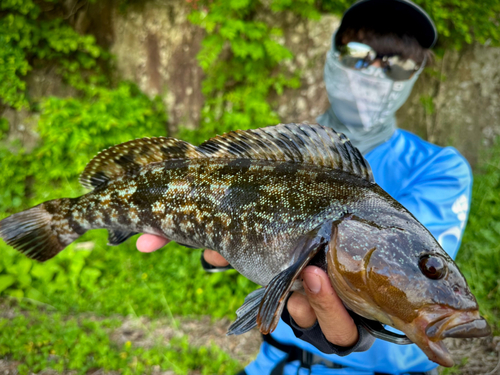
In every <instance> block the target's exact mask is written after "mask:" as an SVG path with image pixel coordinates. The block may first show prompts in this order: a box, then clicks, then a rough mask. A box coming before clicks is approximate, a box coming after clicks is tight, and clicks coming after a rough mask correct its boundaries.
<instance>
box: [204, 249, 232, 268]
mask: <svg viewBox="0 0 500 375" xmlns="http://www.w3.org/2000/svg"><path fill="white" fill-rule="evenodd" d="M203 257H204V258H205V261H206V262H207V263H209V264H211V265H212V266H214V267H225V266H227V265H228V264H229V262H228V261H227V260H226V259H224V257H223V256H222V255H220V254H219V253H218V252H216V251H213V250H209V249H206V250H205V251H204V252H203Z"/></svg>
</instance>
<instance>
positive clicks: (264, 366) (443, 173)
mask: <svg viewBox="0 0 500 375" xmlns="http://www.w3.org/2000/svg"><path fill="white" fill-rule="evenodd" d="M365 158H366V159H367V160H368V162H369V163H370V166H371V167H372V170H373V175H374V177H375V181H376V182H377V184H379V185H380V186H381V187H382V188H383V189H384V190H385V191H387V192H388V193H389V194H390V195H391V196H392V197H393V198H395V199H396V200H397V201H399V202H400V203H401V204H402V205H403V206H405V207H406V208H407V209H408V210H409V211H410V212H411V213H412V214H413V215H415V217H416V218H417V219H418V220H419V221H420V222H421V223H422V224H423V225H425V226H426V227H427V229H428V230H429V231H430V232H431V233H432V234H433V235H434V237H435V238H436V239H437V240H438V242H439V243H440V244H441V246H442V247H443V249H444V250H445V251H446V252H447V253H448V254H449V255H450V256H452V257H453V258H455V256H456V254H457V251H458V248H459V246H460V240H461V236H462V233H463V229H464V227H465V223H466V221H467V216H468V212H469V202H470V194H471V188H472V173H471V170H470V167H469V164H468V163H467V161H466V160H465V158H463V157H462V156H461V155H460V154H459V153H458V151H457V150H455V149H454V148H452V147H446V148H442V147H439V146H436V145H433V144H431V143H429V142H426V141H424V140H422V139H421V138H419V137H418V136H416V135H414V134H412V133H410V132H407V131H404V130H399V129H398V130H396V131H395V133H394V134H393V136H392V137H391V138H390V139H389V140H388V141H387V142H385V143H383V144H381V145H379V146H378V147H376V148H375V149H373V150H372V151H370V152H369V153H368V154H367V155H365ZM272 336H273V338H275V339H276V340H277V341H279V342H282V343H285V344H293V345H295V346H298V347H300V348H302V349H305V350H307V351H309V352H311V353H314V354H317V355H319V356H322V357H324V358H326V359H328V360H330V361H332V362H335V363H338V364H341V365H344V366H347V368H343V369H328V368H326V367H324V366H322V365H313V366H312V372H311V374H314V375H323V374H324V375H343V374H346V375H347V374H349V375H354V374H356V375H372V374H373V373H374V372H384V373H389V374H397V375H400V374H405V373H407V372H425V371H429V370H432V369H433V368H435V367H436V366H437V364H436V363H434V362H432V361H430V360H429V359H428V358H427V356H426V355H425V354H424V353H423V352H422V351H421V350H420V349H419V348H418V347H417V346H416V345H405V346H400V345H396V344H392V343H389V342H387V341H383V340H378V339H377V340H375V343H374V344H373V346H372V347H371V348H370V349H369V350H367V351H365V352H360V353H351V354H349V355H348V356H345V357H339V356H336V355H327V354H324V353H322V352H320V351H319V350H317V349H316V348H315V347H314V346H312V345H311V344H308V343H306V342H305V341H302V340H299V339H297V338H296V337H295V335H294V334H293V331H292V330H291V328H290V327H289V326H288V325H286V324H285V323H283V322H282V321H280V323H279V324H278V327H277V328H276V330H275V331H274V332H273V333H272ZM285 355H286V354H285V353H283V352H282V351H280V350H278V349H276V348H274V347H271V346H270V345H268V344H267V343H263V344H262V346H261V350H260V352H259V355H258V356H257V358H256V360H255V361H254V362H252V363H250V364H249V365H248V366H247V367H246V368H245V371H246V373H247V374H248V375H267V374H269V373H270V372H271V371H272V369H273V368H274V367H275V366H276V364H277V363H278V362H279V361H281V360H282V359H283V358H284V357H285ZM298 364H299V362H298V361H296V362H293V363H289V364H287V366H286V367H285V371H284V374H287V375H288V374H290V375H292V374H293V375H296V374H297V370H298ZM298 374H299V375H300V374H308V370H306V369H301V370H300V371H299V372H298Z"/></svg>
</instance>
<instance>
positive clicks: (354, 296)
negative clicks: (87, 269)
mask: <svg viewBox="0 0 500 375" xmlns="http://www.w3.org/2000/svg"><path fill="white" fill-rule="evenodd" d="M80 182H81V183H82V184H83V185H84V186H85V187H87V188H90V189H91V190H92V191H91V192H90V193H88V194H86V195H83V196H81V197H78V198H62V199H56V200H52V201H48V202H44V203H42V204H40V205H38V206H35V207H33V208H31V209H28V210H26V211H23V212H19V213H16V214H14V215H11V216H9V217H7V218H5V219H3V220H1V221H0V237H2V238H3V239H4V240H5V242H6V243H7V244H9V245H11V246H13V247H15V248H16V249H18V250H19V251H21V252H23V253H24V254H26V255H27V256H29V257H31V258H33V259H36V260H40V261H45V260H47V259H50V258H52V257H54V256H55V255H57V253H59V252H60V251H61V250H63V249H64V248H65V247H66V246H68V245H69V244H70V243H71V242H73V241H74V240H76V239H77V238H78V237H80V236H81V235H82V234H83V233H85V232H86V231H87V230H89V229H94V228H107V229H108V231H109V244H110V245H117V244H120V243H122V242H123V241H125V240H126V239H127V238H129V237H130V236H132V235H134V234H135V233H141V232H142V233H150V234H155V235H159V236H163V237H166V238H169V239H171V240H174V241H177V242H178V243H180V244H183V245H186V246H190V247H203V248H211V249H213V250H216V251H218V252H219V253H220V254H221V255H222V256H224V257H225V258H226V259H227V260H228V261H229V263H230V264H231V265H232V266H233V267H234V268H235V269H236V270H238V271H239V272H240V273H241V274H243V275H244V276H246V277H248V278H249V279H251V280H252V281H254V282H256V283H257V284H260V285H262V286H263V288H260V289H258V290H256V291H254V292H252V293H251V294H249V295H248V296H247V298H246V299H245V302H244V303H243V305H242V306H241V307H240V308H239V309H238V310H237V312H236V314H237V319H236V321H235V322H234V323H233V324H232V325H231V326H230V328H229V332H228V334H241V333H244V332H247V331H248V330H250V329H252V328H253V327H255V326H259V329H260V331H261V332H262V333H264V334H267V333H269V332H272V331H273V329H274V328H275V327H276V325H277V323H278V321H279V318H280V316H281V313H282V311H283V309H284V306H285V303H286V301H287V296H288V295H289V293H290V292H291V291H293V290H298V289H300V288H301V283H300V282H299V281H300V274H301V272H302V270H303V269H304V268H305V267H306V266H307V265H310V264H312V265H316V266H319V267H321V268H322V269H323V270H324V271H325V272H327V273H328V276H329V278H330V281H331V284H332V286H333V288H334V289H335V291H336V293H337V294H338V296H339V297H340V298H341V299H342V301H343V303H344V305H345V306H346V307H347V308H349V309H350V310H351V311H352V313H353V316H354V317H356V319H357V320H358V321H359V322H361V323H363V322H365V323H363V324H364V326H365V327H366V329H367V330H368V331H369V332H370V333H371V334H373V335H374V336H376V337H379V338H382V339H384V340H388V341H391V342H395V343H402V342H404V343H408V342H415V343H416V344H417V345H418V346H419V347H420V348H421V349H422V350H423V351H424V352H425V353H426V354H427V356H428V357H429V358H430V359H431V360H433V361H435V362H437V363H439V364H441V365H443V366H451V365H452V364H453V361H452V359H451V357H450V355H449V353H448V352H447V350H446V347H445V346H444V344H443V343H442V339H443V338H446V337H457V338H464V337H481V336H487V335H488V334H489V333H490V332H491V329H490V328H489V326H488V324H487V322H486V321H485V320H484V319H483V318H481V316H480V315H479V310H478V306H477V302H476V300H475V298H474V296H473V295H472V293H471V292H470V290H469V287H468V286H467V282H466V281H465V279H464V277H463V275H462V274H461V273H460V271H459V269H458V267H457V266H456V264H455V263H454V262H453V260H452V259H451V258H450V257H449V256H448V255H447V254H446V252H445V251H444V250H443V249H442V248H441V246H440V245H439V243H438V242H437V241H436V239H435V238H434V237H433V236H432V235H431V234H430V233H429V231H428V230H427V229H426V228H425V227H424V226H423V225H422V224H421V223H419V222H418V220H417V219H416V218H415V217H414V216H413V215H412V214H411V213H410V212H409V211H408V210H406V209H405V208H404V207H403V206H402V205H401V204H399V203H398V202H397V201H396V200H394V199H393V198H392V197H391V196H390V195H389V194H387V193H386V192H385V191H384V190H382V189H381V188H380V187H379V186H378V185H377V184H376V183H375V181H374V179H373V174H372V172H371V169H370V166H369V165H368V163H367V162H366V160H365V159H364V158H363V156H362V155H361V153H360V152H359V150H357V149H356V148H354V147H353V146H352V144H351V143H350V142H349V140H348V139H347V137H345V136H344V135H343V134H340V133H336V132H335V131H333V130H332V129H328V128H324V127H322V126H320V125H316V124H280V125H277V126H272V127H267V128H262V129H255V130H248V131H235V132H230V133H227V134H224V135H221V136H217V137H214V138H212V139H209V140H208V141H206V142H204V143H203V144H201V145H200V146H197V147H195V146H193V145H191V144H189V143H187V142H184V141H181V140H177V139H174V138H165V137H158V138H143V139H138V140H133V141H129V142H126V143H123V144H121V145H117V146H113V147H111V148H109V149H108V150H104V151H102V152H101V153H99V154H98V155H97V156H96V157H95V158H94V159H92V160H91V161H90V163H89V164H88V165H87V166H86V167H85V170H84V172H83V173H82V176H81V178H80ZM366 319H368V320H370V321H371V323H370V322H368V321H367V320H366ZM373 321H376V322H380V323H383V324H388V325H391V326H392V327H395V328H397V329H400V330H402V331H403V332H404V333H405V334H406V336H407V338H406V339H405V340H403V341H401V340H402V339H401V337H399V336H398V337H396V338H394V333H391V332H389V331H387V330H385V329H384V328H383V327H382V326H380V325H379V326H380V328H378V329H375V328H373V323H375V322H373Z"/></svg>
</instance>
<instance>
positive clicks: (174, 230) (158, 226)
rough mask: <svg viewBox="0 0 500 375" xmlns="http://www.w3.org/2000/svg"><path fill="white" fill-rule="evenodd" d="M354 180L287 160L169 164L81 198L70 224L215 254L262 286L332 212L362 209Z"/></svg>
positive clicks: (76, 202) (176, 162)
mask: <svg viewBox="0 0 500 375" xmlns="http://www.w3.org/2000/svg"><path fill="white" fill-rule="evenodd" d="M350 178H351V176H349V175H347V176H346V173H345V172H342V171H336V170H332V169H328V168H321V167H316V166H313V165H307V164H305V165H301V164H299V163H290V162H285V163H283V162H275V161H258V160H257V161H255V160H248V159H232V160H231V159H216V160H211V159H197V160H187V161H185V162H184V163H182V164H180V163H179V162H178V161H175V162H174V163H171V162H165V163H161V164H159V165H156V164H155V165H150V166H148V167H146V168H145V169H144V170H143V171H141V172H140V173H139V174H138V175H137V176H136V177H134V178H132V179H131V178H121V179H118V180H116V181H113V182H111V183H110V184H109V185H107V186H105V187H103V188H98V189H96V190H95V191H93V192H91V193H89V194H87V195H85V196H83V197H81V198H79V199H78V201H75V203H74V206H73V210H71V211H70V215H69V216H68V218H67V219H68V220H70V221H72V222H76V223H78V224H79V225H80V226H81V227H82V228H85V229H86V230H88V229H94V228H102V227H103V226H106V227H108V228H113V229H120V230H127V231H131V232H145V233H152V234H157V235H162V236H165V237H167V238H169V239H172V240H174V241H177V242H179V243H182V244H186V245H190V246H193V247H202V248H205V247H206V248H212V249H214V250H217V251H219V252H220V253H221V254H222V255H223V256H224V257H226V258H227V259H228V260H229V261H230V262H231V264H232V265H233V267H235V268H236V269H237V270H240V271H241V272H242V273H244V274H245V275H247V277H249V278H250V279H251V280H252V281H254V282H257V283H259V284H264V285H265V284H266V283H267V282H269V280H270V275H273V274H275V273H277V272H280V271H282V270H283V269H285V268H287V267H289V266H290V262H291V261H292V260H293V259H292V258H291V257H290V256H289V255H288V254H287V251H286V250H287V249H288V250H291V248H292V247H293V244H294V243H295V242H296V240H297V238H298V237H300V236H301V235H303V234H304V233H307V232H308V231H310V230H311V229H313V228H314V227H316V226H317V225H318V224H319V223H321V222H322V221H324V220H325V218H326V217H332V213H333V215H334V216H335V217H340V215H342V213H343V212H346V211H349V212H357V211H359V210H362V205H363V203H360V204H356V201H358V199H357V197H359V196H361V195H362V194H364V193H363V191H362V188H359V187H356V188H353V187H351V186H350V182H349V181H350ZM370 188H372V186H371V184H369V183H366V186H365V189H370ZM269 254H271V257H269ZM235 255H237V256H235Z"/></svg>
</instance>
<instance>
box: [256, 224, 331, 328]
mask: <svg viewBox="0 0 500 375" xmlns="http://www.w3.org/2000/svg"><path fill="white" fill-rule="evenodd" d="M331 232H332V222H331V221H328V222H326V223H324V224H322V225H321V226H320V227H318V228H316V229H315V230H313V231H311V232H309V233H307V234H306V235H304V236H303V237H302V238H301V239H300V240H299V242H298V243H297V245H296V246H295V248H294V250H293V253H294V254H295V256H296V259H297V260H296V262H295V263H294V264H293V265H291V266H290V267H289V268H287V269H286V270H284V271H282V272H280V273H279V274H278V275H276V276H275V277H274V278H273V279H272V280H271V282H270V283H269V285H268V286H267V287H266V293H265V295H264V296H263V298H262V303H261V305H260V309H259V313H258V314H257V324H258V325H259V329H260V332H262V333H263V334H268V333H270V332H272V331H274V329H275V328H276V326H277V325H278V321H279V319H280V317H281V313H282V312H283V308H284V307H285V301H286V299H287V297H288V294H289V293H290V291H291V288H292V286H293V283H294V281H295V280H296V279H297V277H298V276H299V275H300V273H301V272H302V270H303V269H304V268H305V267H306V266H307V265H308V264H309V262H310V261H311V260H312V259H313V258H314V256H315V255H316V254H317V253H318V252H319V251H322V250H323V251H324V250H325V248H326V246H327V244H328V242H329V241H330V235H331Z"/></svg>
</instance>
